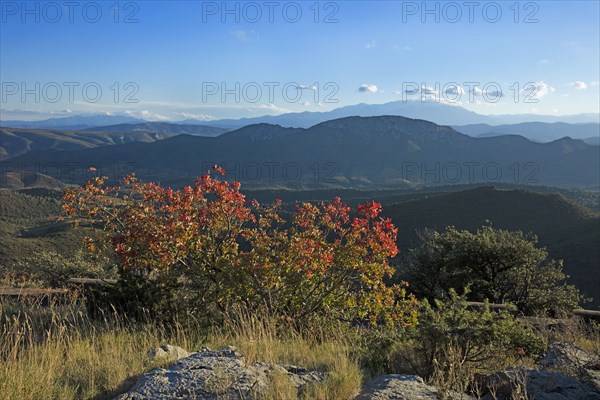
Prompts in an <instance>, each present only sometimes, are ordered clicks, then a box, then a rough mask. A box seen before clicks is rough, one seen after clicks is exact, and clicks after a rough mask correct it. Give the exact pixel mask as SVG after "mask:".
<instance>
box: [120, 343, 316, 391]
mask: <svg viewBox="0 0 600 400" xmlns="http://www.w3.org/2000/svg"><path fill="white" fill-rule="evenodd" d="M161 349H163V351H165V349H164V348H162V347H161ZM165 352H166V351H165ZM276 374H280V375H283V376H287V377H288V379H289V381H290V383H291V384H292V385H293V386H295V387H296V388H298V389H300V390H302V388H303V387H304V386H305V385H309V384H314V383H316V382H321V381H322V380H323V379H324V378H325V376H326V374H325V373H322V372H315V371H307V370H305V369H303V368H300V367H296V366H289V365H283V366H282V365H276V364H271V363H263V362H256V363H253V364H250V365H246V362H245V360H244V357H243V356H242V355H241V354H240V353H238V351H237V349H236V348H235V347H232V346H227V347H224V348H222V349H221V350H210V349H208V348H203V349H202V350H201V351H199V352H197V353H193V354H191V355H189V356H188V357H185V358H182V359H180V360H178V361H176V362H175V363H174V364H173V365H171V366H170V367H169V368H168V369H164V368H157V369H155V370H152V371H150V372H149V373H147V374H145V375H143V376H142V377H141V378H140V379H139V380H138V382H137V383H136V384H135V386H134V387H132V388H131V390H129V392H127V393H125V394H122V395H120V396H118V397H116V399H115V400H176V399H177V400H181V399H207V400H212V399H232V400H242V399H244V400H246V399H248V400H249V399H255V398H257V397H259V396H260V394H261V393H263V392H264V391H266V390H267V388H268V386H269V383H270V380H271V378H272V377H273V376H274V375H276Z"/></svg>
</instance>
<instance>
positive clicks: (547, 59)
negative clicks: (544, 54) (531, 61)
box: [538, 58, 554, 65]
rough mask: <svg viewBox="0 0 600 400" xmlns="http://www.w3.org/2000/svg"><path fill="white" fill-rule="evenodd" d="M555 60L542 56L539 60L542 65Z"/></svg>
mask: <svg viewBox="0 0 600 400" xmlns="http://www.w3.org/2000/svg"><path fill="white" fill-rule="evenodd" d="M553 62H554V61H552V60H551V59H549V58H542V59H541V60H540V61H538V64H540V65H548V64H552V63H553Z"/></svg>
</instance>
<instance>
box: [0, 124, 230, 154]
mask: <svg viewBox="0 0 600 400" xmlns="http://www.w3.org/2000/svg"><path fill="white" fill-rule="evenodd" d="M225 131H226V130H225V129H222V128H214V127H210V126H203V125H177V124H168V123H158V122H146V123H141V124H119V125H109V126H104V127H97V128H92V129H86V130H73V131H70V130H44V129H19V128H0V159H7V158H10V157H14V156H17V155H21V154H25V153H28V152H30V151H40V150H80V149H88V148H93V147H97V146H107V145H114V144H123V143H130V142H154V141H156V140H161V139H166V138H170V137H173V136H176V135H181V134H187V135H197V136H218V135H220V134H221V133H223V132H225Z"/></svg>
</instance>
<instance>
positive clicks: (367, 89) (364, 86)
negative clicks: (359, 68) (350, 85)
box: [358, 83, 379, 93]
mask: <svg viewBox="0 0 600 400" xmlns="http://www.w3.org/2000/svg"><path fill="white" fill-rule="evenodd" d="M358 91H359V92H368V93H377V92H378V91H379V88H378V87H377V85H372V84H371V85H368V84H366V83H363V84H362V85H360V87H359V88H358Z"/></svg>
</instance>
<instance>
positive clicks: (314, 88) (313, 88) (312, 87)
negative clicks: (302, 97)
mask: <svg viewBox="0 0 600 400" xmlns="http://www.w3.org/2000/svg"><path fill="white" fill-rule="evenodd" d="M296 89H298V90H312V91H313V92H314V91H315V90H317V87H316V86H315V85H310V86H304V85H299V86H296Z"/></svg>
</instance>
